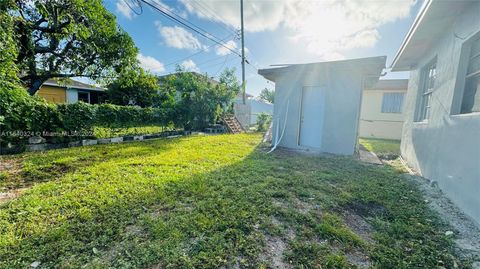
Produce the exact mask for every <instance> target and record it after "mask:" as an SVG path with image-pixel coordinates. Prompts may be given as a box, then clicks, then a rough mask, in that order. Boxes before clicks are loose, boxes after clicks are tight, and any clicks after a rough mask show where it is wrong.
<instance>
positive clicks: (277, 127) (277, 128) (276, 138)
mask: <svg viewBox="0 0 480 269" xmlns="http://www.w3.org/2000/svg"><path fill="white" fill-rule="evenodd" d="M289 107H290V100H288V101H287V109H286V110H285V120H284V122H283V129H282V133H281V135H280V137H278V134H279V128H280V118H277V124H276V128H275V142H274V143H273V147H272V149H271V150H270V151H269V152H267V154H268V153H270V152H272V151H274V150H275V149H276V148H277V146H278V145H279V144H280V142H281V141H282V138H283V134H284V133H285V129H286V127H287V117H288V108H289Z"/></svg>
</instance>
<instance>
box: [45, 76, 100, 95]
mask: <svg viewBox="0 0 480 269" xmlns="http://www.w3.org/2000/svg"><path fill="white" fill-rule="evenodd" d="M43 85H48V86H54V87H60V88H73V89H79V90H90V91H102V92H103V91H105V89H103V88H100V87H97V86H94V85H90V84H86V83H83V82H80V81H76V80H73V79H66V80H58V79H55V78H51V79H49V80H47V81H45V82H44V83H43Z"/></svg>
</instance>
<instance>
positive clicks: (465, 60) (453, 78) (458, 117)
mask: <svg viewBox="0 0 480 269" xmlns="http://www.w3.org/2000/svg"><path fill="white" fill-rule="evenodd" d="M392 71H410V80H409V83H408V84H409V85H408V92H407V97H406V100H405V101H406V103H405V107H404V109H405V124H404V126H403V134H402V142H401V152H402V156H403V158H404V159H405V160H406V161H407V162H408V164H409V165H410V166H412V167H413V168H414V169H415V170H417V171H418V172H420V173H421V174H422V175H423V176H424V177H426V178H429V179H430V180H433V181H435V182H437V183H438V186H439V187H440V188H441V189H442V190H443V191H444V192H445V193H446V194H447V195H448V196H449V197H450V199H451V200H452V201H453V202H455V203H456V204H457V205H458V206H459V207H461V208H462V209H463V210H464V211H465V212H466V213H467V214H469V215H470V216H472V217H473V218H474V219H475V220H476V221H477V222H478V223H480V1H426V2H425V4H424V5H423V6H422V8H421V10H420V12H419V15H418V16H417V18H416V20H415V21H414V24H413V26H412V28H411V29H410V31H409V32H408V34H407V36H406V38H405V40H404V42H403V44H402V45H401V47H400V49H399V51H398V53H397V55H396V56H395V59H394V61H393V63H392Z"/></svg>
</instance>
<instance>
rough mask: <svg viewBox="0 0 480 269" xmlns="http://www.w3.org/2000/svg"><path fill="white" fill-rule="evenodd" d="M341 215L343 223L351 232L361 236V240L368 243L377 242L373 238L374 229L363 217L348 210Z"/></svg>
mask: <svg viewBox="0 0 480 269" xmlns="http://www.w3.org/2000/svg"><path fill="white" fill-rule="evenodd" d="M340 214H341V216H342V218H343V222H344V223H345V225H347V227H348V228H349V229H350V230H352V231H353V232H354V233H355V234H357V235H358V236H360V238H362V239H363V240H365V241H366V242H367V243H374V242H375V241H374V240H373V238H372V234H373V228H372V226H371V225H370V224H369V223H368V222H367V221H366V220H365V219H364V218H363V217H361V216H359V215H357V214H355V213H353V212H350V211H347V210H344V211H342V212H340Z"/></svg>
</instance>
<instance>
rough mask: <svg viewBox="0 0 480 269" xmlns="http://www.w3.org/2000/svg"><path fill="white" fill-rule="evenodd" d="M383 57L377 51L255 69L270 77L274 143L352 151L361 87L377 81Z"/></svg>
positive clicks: (358, 113) (349, 152)
mask: <svg viewBox="0 0 480 269" xmlns="http://www.w3.org/2000/svg"><path fill="white" fill-rule="evenodd" d="M385 61H386V57H384V56H382V57H371V58H362V59H353V60H344V61H332V62H320V63H311V64H297V65H288V66H285V67H280V68H271V69H261V70H259V71H258V73H259V74H260V75H262V76H263V77H265V78H266V79H268V80H271V81H273V82H275V106H274V117H273V129H272V131H273V137H272V139H273V144H274V146H276V145H278V146H281V147H286V148H291V149H295V150H306V151H313V152H328V153H335V154H345V155H351V154H353V153H354V152H355V148H356V145H357V140H358V139H357V138H358V133H357V132H358V122H359V119H360V105H361V96H362V91H363V90H364V88H365V87H371V85H373V84H374V83H376V82H377V81H378V78H379V77H380V74H381V71H382V70H383V69H384V68H385Z"/></svg>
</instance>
